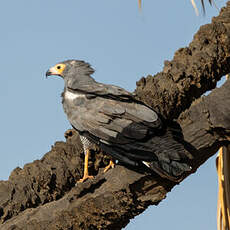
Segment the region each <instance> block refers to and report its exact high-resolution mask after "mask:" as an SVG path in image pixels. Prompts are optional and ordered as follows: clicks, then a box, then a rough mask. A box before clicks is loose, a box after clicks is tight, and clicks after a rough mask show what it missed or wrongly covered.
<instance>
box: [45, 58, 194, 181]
mask: <svg viewBox="0 0 230 230" xmlns="http://www.w3.org/2000/svg"><path fill="white" fill-rule="evenodd" d="M93 73H94V69H93V68H92V67H91V66H90V65H89V64H88V63H86V62H84V61H79V60H67V61H63V62H61V63H58V64H56V65H55V66H54V67H52V68H50V69H49V70H48V71H47V72H46V76H50V75H58V76H61V77H62V78H63V79H64V82H65V87H64V92H63V94H62V97H63V100H62V103H63V108H64V111H65V113H66V114H67V117H68V120H69V122H70V123H71V125H72V127H73V128H74V129H75V130H77V131H78V133H79V135H80V139H81V141H82V144H83V148H84V152H85V167H84V176H83V178H82V179H81V180H80V182H83V181H85V180H86V179H88V178H92V176H90V175H89V174H88V156H89V151H90V148H91V146H92V144H97V145H98V146H99V147H100V148H101V149H102V150H103V152H105V153H106V154H108V155H110V156H111V157H112V158H113V159H115V160H118V161H119V162H120V163H123V164H124V165H129V166H130V167H134V168H138V167H141V168H146V169H147V168H149V169H151V170H153V171H154V172H156V173H157V174H159V175H160V176H161V177H164V178H167V179H169V180H172V181H178V180H179V179H180V177H181V176H182V175H183V174H184V173H185V172H187V171H190V170H191V167H190V166H189V164H188V162H189V156H190V155H189V154H188V153H187V151H185V149H184V146H183V144H182V143H181V142H182V141H183V136H182V133H181V130H180V129H179V128H178V127H174V125H173V126H170V125H168V123H167V122H166V121H165V120H164V119H162V118H160V117H161V116H160V115H158V114H157V113H156V112H155V111H154V110H153V109H152V108H150V107H148V106H147V105H145V104H144V103H143V102H141V101H138V100H137V99H135V97H134V95H133V94H132V93H130V92H128V91H126V90H125V89H123V88H120V87H118V86H114V85H108V84H102V83H98V82H96V81H95V80H94V79H93V78H92V77H91V75H92V74H93ZM113 166H114V162H113V161H111V162H110V164H109V166H108V167H107V168H106V169H105V171H107V169H109V168H110V167H113Z"/></svg>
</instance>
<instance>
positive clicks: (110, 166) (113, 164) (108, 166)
mask: <svg viewBox="0 0 230 230" xmlns="http://www.w3.org/2000/svg"><path fill="white" fill-rule="evenodd" d="M114 167H115V163H114V161H113V160H110V162H109V164H108V165H107V166H106V167H105V169H104V173H105V172H107V171H108V170H109V169H110V168H114Z"/></svg>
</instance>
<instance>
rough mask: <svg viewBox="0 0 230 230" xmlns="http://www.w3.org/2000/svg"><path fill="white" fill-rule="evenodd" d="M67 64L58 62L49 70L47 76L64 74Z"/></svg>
mask: <svg viewBox="0 0 230 230" xmlns="http://www.w3.org/2000/svg"><path fill="white" fill-rule="evenodd" d="M65 67H66V65H65V64H62V63H60V64H57V65H55V66H54V67H52V68H50V69H49V70H48V71H47V74H46V75H47V76H49V75H58V76H62V73H63V71H64V69H65Z"/></svg>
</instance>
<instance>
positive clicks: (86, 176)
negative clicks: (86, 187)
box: [78, 149, 93, 183]
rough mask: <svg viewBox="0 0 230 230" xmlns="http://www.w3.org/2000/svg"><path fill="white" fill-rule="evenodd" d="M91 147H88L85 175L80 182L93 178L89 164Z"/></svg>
mask: <svg viewBox="0 0 230 230" xmlns="http://www.w3.org/2000/svg"><path fill="white" fill-rule="evenodd" d="M89 152H90V151H89V149H87V151H86V154H85V164H84V176H83V178H82V179H80V180H79V181H78V182H80V183H82V182H84V181H85V180H87V179H93V176H89V171H88V164H89Z"/></svg>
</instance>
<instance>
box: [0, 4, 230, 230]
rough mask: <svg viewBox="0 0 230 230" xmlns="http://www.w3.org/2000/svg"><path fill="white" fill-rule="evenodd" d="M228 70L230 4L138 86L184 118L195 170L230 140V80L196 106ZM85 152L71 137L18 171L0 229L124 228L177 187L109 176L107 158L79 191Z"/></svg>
mask: <svg viewBox="0 0 230 230" xmlns="http://www.w3.org/2000/svg"><path fill="white" fill-rule="evenodd" d="M229 72H230V3H228V4H227V7H226V8H223V9H222V11H221V13H220V15H219V16H218V17H216V18H214V19H213V21H212V23H211V24H209V25H205V26H202V27H201V28H200V30H199V31H198V33H197V34H196V35H195V36H194V40H193V41H192V42H191V43H190V45H189V47H187V48H183V49H180V50H178V51H177V52H176V54H175V56H174V59H173V60H172V61H170V62H169V61H167V62H166V63H165V67H164V70H163V72H161V73H159V74H157V75H156V76H154V77H152V76H148V77H147V78H142V79H141V80H140V81H139V82H138V83H137V89H136V94H137V97H138V98H139V99H141V100H142V101H144V102H146V103H147V104H149V105H150V106H153V107H154V108H157V110H158V112H160V113H162V114H163V115H164V116H165V117H166V118H169V119H172V118H178V117H179V118H178V121H179V123H180V125H181V127H182V130H183V134H184V137H185V140H186V141H187V142H188V143H189V148H190V151H191V152H192V154H193V156H194V160H193V162H192V163H193V168H194V171H195V170H196V168H197V167H199V166H200V165H201V164H202V163H204V162H205V161H206V160H207V159H208V158H209V157H210V156H212V155H213V154H215V152H216V151H217V150H218V148H219V147H220V146H223V145H225V144H228V143H229V136H230V119H229V117H230V106H229V105H230V94H229V92H230V81H227V82H226V83H225V84H224V85H223V86H222V87H221V88H219V89H215V90H213V91H212V93H211V94H210V95H209V96H206V97H202V98H200V99H198V100H196V101H195V102H193V101H194V100H195V99H197V98H199V97H200V96H201V95H202V94H203V93H204V92H206V91H207V90H211V89H213V88H215V86H216V82H217V81H218V80H219V79H220V78H221V77H222V76H223V75H225V74H227V73H229ZM192 102H193V104H192ZM191 104H192V106H191V107H190V105H191ZM186 109H187V110H186ZM183 111H184V112H183ZM96 151H97V150H96ZM81 152H82V151H81V145H80V142H79V139H78V136H77V134H76V133H73V135H70V136H69V137H68V138H67V142H57V143H56V144H55V145H54V146H53V147H52V150H51V151H50V152H49V153H47V154H45V156H44V157H43V158H42V159H41V160H37V161H34V162H33V163H30V164H27V165H25V166H24V168H23V169H20V168H16V169H15V170H14V171H13V172H12V173H11V175H10V178H9V180H8V181H1V182H0V218H1V221H2V224H0V228H1V229H2V230H9V229H12V230H13V229H14V230H17V229H18V230H19V229H23V230H27V229H28V230H31V229H35V230H36V229H39V230H43V229H51V230H52V229H59V230H60V229H121V228H122V227H124V226H125V225H127V223H128V222H129V220H130V219H131V218H133V217H135V216H136V215H138V214H140V213H141V212H143V211H144V210H145V209H146V208H147V207H148V206H149V205H152V204H158V203H159V202H160V201H161V200H162V199H164V198H165V197H166V194H167V192H169V191H170V190H171V188H172V187H173V186H175V183H172V182H170V181H168V180H165V179H162V178H160V177H159V176H157V175H154V176H153V175H149V174H147V173H145V174H143V173H139V172H135V171H133V170H130V169H128V168H125V167H123V166H117V167H115V168H114V169H112V170H110V171H108V172H107V173H105V174H104V173H102V168H101V167H103V165H104V164H103V162H104V160H106V159H104V158H103V157H102V156H101V154H96V155H95V156H96V157H95V158H93V159H91V160H92V162H94V164H92V165H91V169H92V170H94V172H95V174H96V177H95V179H93V180H89V181H86V182H85V183H83V184H77V186H75V182H76V181H77V180H78V179H79V178H80V176H81V174H82V166H83V161H82V155H81ZM95 165H96V167H94V166H95ZM98 169H99V171H98Z"/></svg>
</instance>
